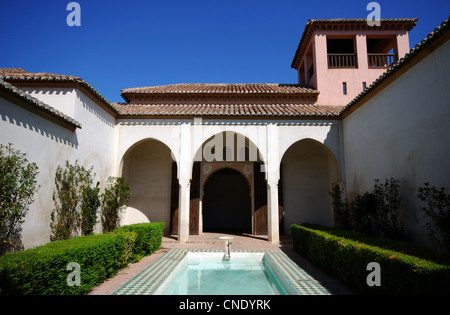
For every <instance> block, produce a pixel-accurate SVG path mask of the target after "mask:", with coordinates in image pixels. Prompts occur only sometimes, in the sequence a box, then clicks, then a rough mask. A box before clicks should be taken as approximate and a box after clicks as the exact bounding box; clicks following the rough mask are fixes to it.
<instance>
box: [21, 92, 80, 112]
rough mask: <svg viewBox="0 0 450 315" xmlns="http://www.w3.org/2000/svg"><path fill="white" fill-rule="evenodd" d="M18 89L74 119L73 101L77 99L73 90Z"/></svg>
mask: <svg viewBox="0 0 450 315" xmlns="http://www.w3.org/2000/svg"><path fill="white" fill-rule="evenodd" d="M20 89H21V90H22V91H24V92H26V93H27V94H29V95H31V96H33V97H35V98H37V99H39V100H41V101H42V102H44V103H45V104H48V105H50V106H52V107H53V108H55V109H57V110H59V111H61V112H63V113H64V114H66V115H68V116H70V117H72V118H75V100H76V98H77V90H76V89H75V88H53V89H48V88H41V87H37V88H36V87H20Z"/></svg>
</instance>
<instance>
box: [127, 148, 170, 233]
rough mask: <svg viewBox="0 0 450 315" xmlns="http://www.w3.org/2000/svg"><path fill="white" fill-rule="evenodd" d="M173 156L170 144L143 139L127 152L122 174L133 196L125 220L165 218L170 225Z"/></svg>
mask: <svg viewBox="0 0 450 315" xmlns="http://www.w3.org/2000/svg"><path fill="white" fill-rule="evenodd" d="M172 162H173V160H172V157H171V152H170V150H169V148H168V147H167V146H165V145H164V144H163V143H161V142H159V141H156V140H148V141H143V142H141V143H139V144H138V145H136V146H135V147H133V148H132V149H131V150H130V151H129V152H128V153H127V154H126V156H125V158H124V163H123V173H122V176H123V177H125V178H126V179H127V181H128V183H129V184H130V187H131V199H130V202H129V204H128V208H127V211H126V216H125V222H123V224H133V223H141V222H166V225H165V230H166V232H168V231H169V229H170V200H171V195H170V193H171V178H172Z"/></svg>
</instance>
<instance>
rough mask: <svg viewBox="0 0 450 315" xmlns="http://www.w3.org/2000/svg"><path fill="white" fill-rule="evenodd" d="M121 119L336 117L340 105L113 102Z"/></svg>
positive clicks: (340, 108) (340, 107)
mask: <svg viewBox="0 0 450 315" xmlns="http://www.w3.org/2000/svg"><path fill="white" fill-rule="evenodd" d="M114 106H115V107H116V108H117V110H118V112H119V115H121V116H154V117H156V116H226V117H313V116H314V117H330V118H333V117H336V118H337V117H338V115H339V112H340V111H341V110H342V106H324V105H312V104H304V105H302V104H270V105H268V104H263V105H261V104H258V105H256V104H246V105H242V104H238V105H231V104H230V105H216V104H175V105H174V104H161V105H154V104H152V105H130V104H119V103H116V104H114Z"/></svg>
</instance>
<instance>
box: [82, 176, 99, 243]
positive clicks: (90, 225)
mask: <svg viewBox="0 0 450 315" xmlns="http://www.w3.org/2000/svg"><path fill="white" fill-rule="evenodd" d="M99 186H100V183H99V182H97V186H96V187H95V188H92V187H91V186H87V187H85V189H84V190H83V192H82V196H81V231H82V233H83V235H91V234H94V227H95V224H96V223H97V210H98V208H99V207H100V196H99V193H100V187H99Z"/></svg>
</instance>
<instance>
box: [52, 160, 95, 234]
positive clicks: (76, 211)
mask: <svg viewBox="0 0 450 315" xmlns="http://www.w3.org/2000/svg"><path fill="white" fill-rule="evenodd" d="M92 170H93V168H92V167H91V168H90V169H89V170H87V169H85V168H84V167H83V166H81V165H79V164H78V161H75V164H74V165H72V164H70V163H69V161H66V164H65V168H64V169H63V168H62V167H61V166H58V167H57V169H56V174H55V186H56V187H55V191H54V192H53V201H54V202H55V208H54V209H53V211H52V213H51V217H50V218H51V221H50V228H51V230H52V236H51V237H50V240H51V241H57V240H64V239H69V238H71V237H74V236H77V235H78V231H79V228H80V226H81V207H82V202H83V194H84V191H85V190H86V188H87V187H89V186H90V185H91V184H92V182H93V176H95V174H93V173H92Z"/></svg>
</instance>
